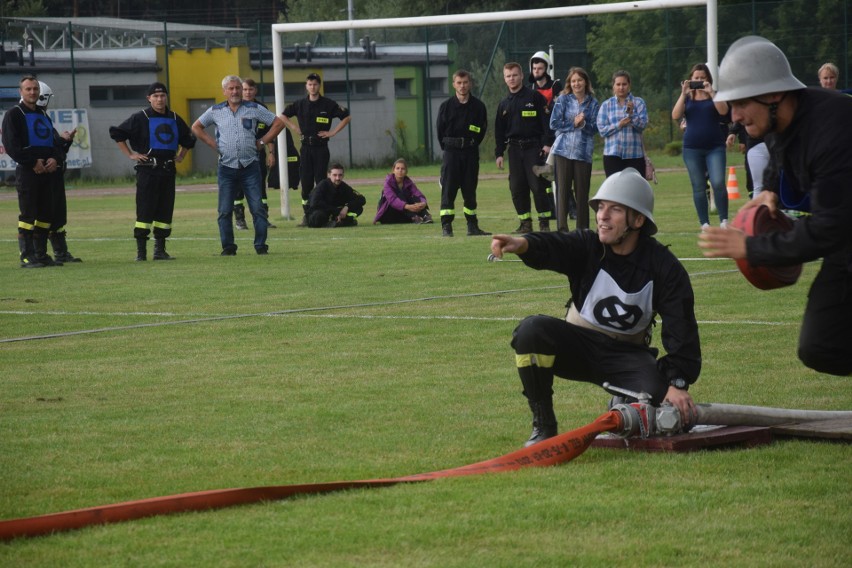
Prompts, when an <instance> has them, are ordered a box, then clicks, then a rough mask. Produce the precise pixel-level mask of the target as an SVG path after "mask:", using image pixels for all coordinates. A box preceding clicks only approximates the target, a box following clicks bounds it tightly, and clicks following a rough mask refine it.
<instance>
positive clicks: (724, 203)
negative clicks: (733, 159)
mask: <svg viewBox="0 0 852 568" xmlns="http://www.w3.org/2000/svg"><path fill="white" fill-rule="evenodd" d="M683 163H684V164H686V171H687V172H689V181H690V183H691V184H692V200H693V201H694V202H695V211H696V212H697V213H698V222H699V223H700V224H701V225H704V224H705V223H710V213H709V211H708V207H707V176H709V177H710V187H711V188H712V189H713V196H714V197H715V198H716V211H717V212H718V213H719V221H724V220H727V218H728V188H727V185H726V183H725V147H724V146H719V147H717V148H713V149H712V150H699V149H696V148H684V149H683Z"/></svg>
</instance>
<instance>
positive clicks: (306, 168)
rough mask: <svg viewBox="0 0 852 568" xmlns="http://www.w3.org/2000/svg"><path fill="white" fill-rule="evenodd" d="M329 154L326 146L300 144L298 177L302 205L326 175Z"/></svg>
mask: <svg viewBox="0 0 852 568" xmlns="http://www.w3.org/2000/svg"><path fill="white" fill-rule="evenodd" d="M329 160H331V154H330V153H329V151H328V146H308V145H307V144H302V153H301V154H300V155H299V178H300V182H301V184H302V205H303V206H304V205H307V204H308V198H309V197H310V195H311V191H312V190H313V189H314V187H316V185H317V184H318V183H319V182H321V181H322V180H324V179H325V178H326V177H328V162H329Z"/></svg>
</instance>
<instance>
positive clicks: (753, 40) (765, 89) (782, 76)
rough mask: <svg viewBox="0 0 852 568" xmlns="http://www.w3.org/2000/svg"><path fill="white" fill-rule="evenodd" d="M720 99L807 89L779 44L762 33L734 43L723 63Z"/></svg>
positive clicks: (720, 79)
mask: <svg viewBox="0 0 852 568" xmlns="http://www.w3.org/2000/svg"><path fill="white" fill-rule="evenodd" d="M716 87H717V90H716V96H715V97H714V100H717V101H720V102H722V101H737V100H741V99H748V98H751V97H757V96H759V95H765V94H768V93H781V92H786V91H796V90H799V89H804V88H805V84H804V83H802V82H801V81H799V80H798V79H796V78H795V77H794V76H793V72H792V71H791V70H790V63H789V62H788V61H787V58H786V57H785V56H784V53H783V52H782V51H781V50H780V49H778V46H777V45H775V44H774V43H772V42H771V41H769V40H768V39H765V38H762V37H759V36H746V37H743V38H740V39H738V40H737V41H735V42H734V43H732V44H731V47H729V48H728V52H727V53H726V54H725V57H724V58H723V59H722V63H720V64H719V76H718V78H717V80H716Z"/></svg>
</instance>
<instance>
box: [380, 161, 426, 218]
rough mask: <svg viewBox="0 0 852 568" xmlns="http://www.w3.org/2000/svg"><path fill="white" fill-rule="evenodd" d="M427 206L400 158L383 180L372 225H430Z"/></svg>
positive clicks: (423, 196) (406, 166)
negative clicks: (383, 183) (383, 184)
mask: <svg viewBox="0 0 852 568" xmlns="http://www.w3.org/2000/svg"><path fill="white" fill-rule="evenodd" d="M431 222H432V215H430V214H429V205H428V204H427V203H426V196H425V195H423V194H422V193H421V192H420V190H419V189H417V186H416V185H415V184H414V181H412V179H411V178H410V177H408V164H407V163H406V162H405V160H404V159H402V158H400V159H398V160H397V161H395V162H394V163H393V172H392V173H389V174H388V176H387V177H386V178H385V186H384V187H383V188H382V196H381V197H380V198H379V208H378V211H376V218H375V219H374V220H373V224H374V225H377V224H379V223H383V224H386V225H387V224H391V223H414V224H416V225H419V224H421V223H431Z"/></svg>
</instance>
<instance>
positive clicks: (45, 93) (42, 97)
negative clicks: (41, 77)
mask: <svg viewBox="0 0 852 568" xmlns="http://www.w3.org/2000/svg"><path fill="white" fill-rule="evenodd" d="M51 98H53V89H51V88H50V87H48V85H47V83H45V82H43V81H39V82H38V100H37V101H36V106H40V107H41V108H47V105H48V103H50V99H51Z"/></svg>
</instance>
